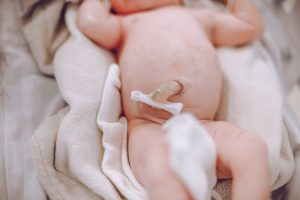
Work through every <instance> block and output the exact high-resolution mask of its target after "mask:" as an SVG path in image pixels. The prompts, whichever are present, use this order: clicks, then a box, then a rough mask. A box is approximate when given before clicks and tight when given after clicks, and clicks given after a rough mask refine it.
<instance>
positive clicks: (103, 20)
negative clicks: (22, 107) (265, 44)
mask: <svg viewBox="0 0 300 200" xmlns="http://www.w3.org/2000/svg"><path fill="white" fill-rule="evenodd" d="M181 4H182V2H181V1H180V0H111V5H112V8H113V11H114V12H115V14H112V13H109V12H108V11H107V10H106V9H105V7H104V6H103V3H102V2H101V1H99V0H86V1H84V2H83V3H82V5H81V6H80V10H79V19H78V24H79V27H80V29H81V31H82V32H83V33H85V34H86V35H87V36H88V37H89V38H90V39H91V40H93V41H94V42H95V43H97V44H99V45H100V46H102V47H104V48H107V49H110V50H114V51H115V52H116V56H117V60H118V63H119V65H120V69H121V83H122V89H121V95H122V106H123V111H124V115H125V116H126V117H127V119H128V123H129V126H128V131H129V132H128V136H129V139H128V152H129V161H130V165H131V168H132V170H133V173H134V175H135V177H136V178H137V179H138V181H139V182H140V183H141V184H142V185H143V186H144V187H145V188H146V190H147V192H148V193H149V196H150V198H151V199H153V200H177V199H178V200H187V199H191V196H190V194H189V192H188V191H187V190H186V188H185V187H184V185H183V184H182V183H181V182H180V180H179V178H178V177H177V176H176V175H175V174H174V172H173V171H172V170H171V168H170V166H169V163H168V154H167V146H166V143H165V141H164V132H163V129H162V124H164V123H165V122H166V120H168V119H169V118H170V117H171V116H172V115H171V114H170V113H168V112H166V111H165V110H161V109H157V108H155V107H152V106H149V105H146V104H144V103H141V102H135V101H132V100H131V98H130V95H131V93H132V91H134V90H139V91H142V92H144V93H147V94H149V97H150V98H151V99H152V100H153V101H156V102H160V103H166V102H181V103H183V106H184V107H183V112H189V113H192V114H193V115H194V116H196V117H197V118H198V119H199V121H200V122H201V123H202V124H203V126H204V127H205V128H206V129H207V131H208V132H209V133H210V135H211V136H212V138H213V140H214V142H215V145H216V149H217V168H216V172H217V176H218V178H219V179H226V178H232V179H233V184H232V193H231V196H232V199H234V200H241V199H243V200H247V199H249V200H254V199H255V200H265V199H268V198H270V182H269V179H270V177H269V168H268V160H267V149H266V146H265V144H264V142H263V141H262V140H261V139H260V138H259V137H258V136H256V134H253V133H251V132H249V131H246V130H242V129H240V128H238V127H236V126H235V125H233V124H230V123H228V122H223V121H214V119H215V115H216V112H217V110H218V106H219V104H220V98H221V93H222V74H221V71H220V67H219V62H218V58H217V54H216V50H215V47H217V46H238V45H243V44H246V43H249V42H251V41H254V40H255V39H256V38H258V37H259V36H260V35H261V34H262V32H263V29H264V26H263V21H262V18H261V16H260V14H259V13H258V11H257V9H256V8H255V6H254V5H253V4H252V3H251V2H250V0H236V1H234V2H233V4H232V5H231V13H229V12H228V13H227V12H216V11H212V10H206V9H191V8H186V7H183V6H182V5H181ZM233 59H234V58H233ZM235 67H238V66H235ZM199 187H201V186H199Z"/></svg>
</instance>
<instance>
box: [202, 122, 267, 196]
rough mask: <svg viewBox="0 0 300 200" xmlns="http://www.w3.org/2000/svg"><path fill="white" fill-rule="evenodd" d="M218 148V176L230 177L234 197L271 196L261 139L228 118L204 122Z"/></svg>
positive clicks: (264, 149)
mask: <svg viewBox="0 0 300 200" xmlns="http://www.w3.org/2000/svg"><path fill="white" fill-rule="evenodd" d="M203 125H204V126H205V128H206V129H207V131H208V132H209V133H210V134H211V136H212V137H213V139H214V141H215V144H216V148H217V175H218V178H229V177H232V179H233V185H232V199H233V200H240V199H243V200H253V199H255V200H266V199H270V174H269V166H268V157H267V149H266V146H265V144H264V142H263V141H262V140H261V139H260V138H259V137H258V136H256V135H254V134H253V133H251V132H247V131H244V130H242V129H240V128H238V127H236V126H234V125H232V124H230V123H227V122H203Z"/></svg>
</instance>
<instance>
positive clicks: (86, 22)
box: [78, 0, 121, 49]
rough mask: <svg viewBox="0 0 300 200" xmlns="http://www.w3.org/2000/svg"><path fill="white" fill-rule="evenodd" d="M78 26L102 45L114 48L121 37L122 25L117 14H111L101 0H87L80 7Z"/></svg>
mask: <svg viewBox="0 0 300 200" xmlns="http://www.w3.org/2000/svg"><path fill="white" fill-rule="evenodd" d="M78 26H79V28H80V30H81V31H82V32H83V33H84V34H85V35H87V37H89V38H90V39H91V40H93V41H94V42H96V43H97V44H99V45H100V46H102V47H104V48H107V49H113V48H115V47H116V46H117V45H118V44H119V41H120V38H121V25H120V21H119V19H118V17H117V16H114V15H112V14H110V13H109V12H108V11H107V10H106V9H105V7H104V5H103V4H102V3H101V1H100V0H86V1H84V2H83V3H82V4H81V6H80V9H79V16H78Z"/></svg>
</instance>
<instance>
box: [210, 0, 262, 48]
mask: <svg viewBox="0 0 300 200" xmlns="http://www.w3.org/2000/svg"><path fill="white" fill-rule="evenodd" d="M207 20H212V26H211V32H210V34H211V40H212V42H213V43H214V44H215V45H216V46H221V45H225V46H226V45H228V46H235V45H243V44H246V43H249V42H252V41H254V40H255V39H257V38H258V37H259V36H260V35H261V34H262V33H263V31H264V22H263V19H262V16H261V14H260V13H259V11H258V10H257V8H256V7H255V5H254V4H253V3H252V2H251V0H233V4H232V6H231V13H225V12H213V13H210V15H209V19H207Z"/></svg>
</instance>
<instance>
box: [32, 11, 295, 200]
mask: <svg viewBox="0 0 300 200" xmlns="http://www.w3.org/2000/svg"><path fill="white" fill-rule="evenodd" d="M76 12H77V8H76V6H69V7H68V10H67V14H66V21H67V27H68V29H69V30H70V34H71V36H70V38H69V39H68V40H67V41H66V43H65V44H64V45H63V46H62V47H61V48H60V49H59V51H58V52H57V53H56V56H55V62H54V65H55V76H56V78H57V82H58V85H59V89H60V91H61V94H62V96H63V98H64V99H65V100H66V102H67V103H68V104H69V108H68V109H65V110H63V111H61V112H60V113H58V114H57V115H55V116H53V117H52V118H51V119H49V120H48V121H45V122H44V123H43V124H42V125H41V126H40V128H39V129H38V130H37V131H36V132H35V134H34V137H32V147H33V156H34V161H35V165H36V166H37V169H38V173H39V176H40V179H41V182H42V184H43V186H44V188H45V190H46V191H47V193H48V194H49V196H50V198H51V199H102V198H103V199H111V200H117V199H121V198H123V197H126V198H132V199H135V197H138V199H139V198H140V199H147V195H146V193H144V190H143V188H142V187H141V186H140V185H138V184H137V182H136V181H135V179H134V178H133V176H132V174H131V172H130V169H129V167H128V163H127V162H128V161H127V160H126V148H125V147H124V145H125V144H124V143H123V142H124V141H125V136H126V132H127V131H126V126H125V123H124V120H122V118H121V117H120V113H121V110H120V109H121V107H120V104H119V101H120V100H119V98H111V99H107V100H105V101H104V99H106V98H108V97H107V96H106V95H103V88H104V83H105V80H106V75H107V68H108V66H109V65H110V63H112V62H113V59H112V58H111V55H110V54H108V53H107V52H106V51H103V50H101V49H100V48H99V47H97V46H95V45H94V44H93V43H91V42H90V41H89V40H88V39H86V37H85V36H83V35H82V34H81V33H80V32H79V30H78V29H77V27H76ZM219 57H220V63H221V66H222V69H223V72H224V77H225V80H224V81H225V82H224V84H225V90H224V96H223V101H222V104H221V108H220V112H219V119H222V120H227V121H230V122H232V123H234V124H236V125H238V126H240V127H242V128H245V129H247V130H252V131H254V132H256V133H258V134H259V135H260V136H261V137H262V138H263V139H264V141H265V142H266V144H267V146H268V150H269V152H270V166H271V169H272V185H273V189H275V188H278V187H279V186H281V185H283V184H285V183H286V182H287V181H288V180H289V179H290V177H291V175H292V173H293V169H294V160H293V156H292V152H291V148H290V145H289V141H288V138H287V134H286V132H285V129H284V124H283V117H282V116H283V113H282V112H283V111H282V110H283V102H282V95H281V93H280V89H279V83H278V80H277V76H276V72H275V71H274V66H273V63H272V62H271V59H270V58H269V57H268V54H267V53H266V52H265V51H264V50H263V47H262V46H260V45H259V44H256V45H253V46H248V47H244V48H240V49H234V48H228V49H220V50H219ZM114 84H115V85H114V87H115V88H117V87H119V83H118V82H114ZM108 92H113V90H112V91H110V90H109V89H108ZM114 95H117V96H118V93H117V91H116V89H115V90H114ZM114 95H112V96H114ZM102 100H103V101H102ZM100 102H101V104H100ZM104 103H105V106H104ZM100 105H101V106H100ZM99 107H100V111H101V112H100V113H102V114H101V115H100V116H102V117H103V118H101V119H105V120H102V122H100V123H98V124H99V125H100V128H102V129H103V131H104V133H103V134H102V132H100V131H99V129H98V127H97V126H96V116H97V112H98V110H99ZM103 113H104V114H103ZM98 119H99V118H98ZM100 121H101V120H100ZM98 122H99V121H98ZM104 122H109V123H112V125H109V124H107V123H104ZM104 125H105V126H104ZM108 130H109V131H112V132H113V133H114V134H107V133H106V131H108ZM103 147H104V149H103ZM249 162H250V161H249ZM114 185H115V187H114ZM217 189H218V190H219V191H221V193H222V194H224V195H223V197H224V196H226V194H225V193H227V195H228V191H229V188H228V184H227V183H226V184H225V185H222V184H221V185H220V184H218V185H217Z"/></svg>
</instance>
